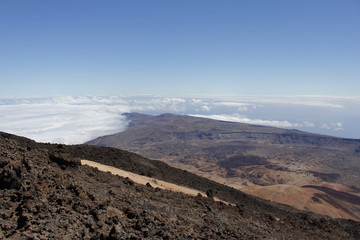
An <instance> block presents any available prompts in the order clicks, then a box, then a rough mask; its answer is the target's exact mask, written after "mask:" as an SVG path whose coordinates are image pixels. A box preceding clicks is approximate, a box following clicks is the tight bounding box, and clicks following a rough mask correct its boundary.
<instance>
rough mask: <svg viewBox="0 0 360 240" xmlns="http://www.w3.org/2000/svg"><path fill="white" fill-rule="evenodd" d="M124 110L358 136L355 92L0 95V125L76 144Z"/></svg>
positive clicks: (119, 120) (118, 124)
mask: <svg viewBox="0 0 360 240" xmlns="http://www.w3.org/2000/svg"><path fill="white" fill-rule="evenodd" d="M126 112H140V113H145V114H152V115H157V114H161V113H176V114H187V115H192V116H198V117H206V118H212V119H218V120H223V121H233V122H244V123H249V124H258V125H266V126H274V127H281V128H295V129H299V130H304V131H309V132H314V133H321V134H327V135H333V136H340V137H348V138H360V126H359V124H358V123H359V122H360V97H334V96H234V95H233V96H231V95H224V96H222V95H218V96H186V97H165V96H154V95H141V96H79V97H70V96H56V97H42V98H35V97H34V98H0V131H4V132H9V133H13V134H17V135H21V136H25V137H28V138H31V139H34V140H36V141H40V142H51V143H66V144H78V143H84V142H86V141H88V140H91V139H94V138H96V137H98V136H103V135H108V134H112V133H116V132H119V131H124V130H125V129H126V127H127V125H128V122H127V121H126V118H125V117H124V116H123V115H122V114H123V113H126Z"/></svg>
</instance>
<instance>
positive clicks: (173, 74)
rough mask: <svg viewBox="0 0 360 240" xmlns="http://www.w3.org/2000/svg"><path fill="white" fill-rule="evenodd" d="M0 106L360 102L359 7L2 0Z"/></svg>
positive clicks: (320, 1) (225, 0)
mask: <svg viewBox="0 0 360 240" xmlns="http://www.w3.org/2000/svg"><path fill="white" fill-rule="evenodd" d="M0 36H1V37H0V83H1V88H0V96H2V97H4V96H34V95H38V96H39V95H40V96H49V95H114V94H146V93H150V94H197V93H201V94H320V95H321V94H326V95H360V1H358V0H343V1H341V0H336V1H333V0H301V1H297V0H293V1H292V0H282V1H280V0H271V1H270V0H238V1H235V0H217V1H213V0H191V1H190V0H171V1H170V0H163V1H158V0H127V1H121V0H116V1H111V0H106V1H102V0H101V1H100V0H97V1H91V0H82V1H81V0H61V1H49V0H42V1H40V0H31V1H30V0H23V1H19V0H1V1H0Z"/></svg>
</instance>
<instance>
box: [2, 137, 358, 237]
mask: <svg viewBox="0 0 360 240" xmlns="http://www.w3.org/2000/svg"><path fill="white" fill-rule="evenodd" d="M80 159H92V160H95V159H96V160H97V161H98V162H99V163H102V164H106V163H107V164H108V165H113V166H117V167H120V168H122V169H127V170H129V169H133V171H134V172H136V173H138V174H140V173H141V171H142V174H143V175H146V176H149V175H151V176H152V177H156V178H158V179H163V180H167V181H169V182H170V181H172V182H174V183H176V184H179V185H180V184H181V183H183V185H185V186H188V187H190V186H193V188H197V189H199V190H203V191H204V190H205V189H207V192H208V195H209V196H210V197H211V196H217V197H219V198H221V199H225V200H227V201H229V202H233V203H235V204H237V205H236V206H232V205H227V204H224V203H222V202H215V201H213V200H212V199H211V198H205V197H200V196H198V197H195V196H190V195H185V194H181V193H177V192H171V191H167V190H163V189H159V188H152V187H151V186H149V185H148V186H143V185H139V184H136V183H134V182H133V181H131V180H130V179H126V178H122V177H119V176H115V175H112V174H110V173H109V172H101V171H99V170H97V169H95V168H92V167H89V166H84V165H81V163H80ZM0 166H1V169H0V194H1V198H0V239H358V236H360V223H358V222H354V221H351V220H342V219H331V218H328V217H324V216H319V215H315V214H309V213H306V212H301V211H298V210H295V209H292V208H290V207H286V206H283V205H279V204H274V203H270V202H267V201H264V200H261V199H257V198H255V197H251V196H248V195H246V194H243V193H241V192H239V191H236V190H234V189H232V188H229V187H226V186H222V185H220V184H217V183H214V182H211V181H210V180H207V179H205V178H201V177H198V176H196V175H193V174H191V173H188V172H185V171H183V170H179V169H174V168H172V167H169V166H168V165H166V164H164V163H161V162H158V161H151V160H148V159H145V158H143V157H141V156H139V155H136V154H132V153H129V152H126V151H122V150H118V149H114V148H105V147H95V146H85V145H74V146H66V145H51V144H39V143H36V142H34V141H32V140H29V139H26V138H22V137H17V136H14V135H10V134H6V133H0ZM168 178H169V179H168Z"/></svg>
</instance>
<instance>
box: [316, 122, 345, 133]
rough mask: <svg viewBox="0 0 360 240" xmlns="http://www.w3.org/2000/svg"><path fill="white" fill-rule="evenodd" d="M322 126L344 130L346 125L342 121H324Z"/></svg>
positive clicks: (328, 128)
mask: <svg viewBox="0 0 360 240" xmlns="http://www.w3.org/2000/svg"><path fill="white" fill-rule="evenodd" d="M320 128H324V129H327V130H335V131H340V130H344V126H343V124H342V123H341V122H331V123H322V124H321V125H320Z"/></svg>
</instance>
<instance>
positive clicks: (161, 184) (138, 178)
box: [81, 159, 232, 205]
mask: <svg viewBox="0 0 360 240" xmlns="http://www.w3.org/2000/svg"><path fill="white" fill-rule="evenodd" d="M81 164H82V165H87V166H90V167H94V168H97V169H99V170H100V171H103V172H110V173H111V174H114V175H117V176H120V177H124V178H126V177H127V178H129V179H131V180H132V181H134V182H136V183H138V184H142V185H146V184H147V183H149V184H150V185H151V186H152V187H154V188H161V189H166V190H170V191H173V192H181V193H184V194H187V195H192V196H197V195H198V194H201V195H202V196H203V197H206V193H204V192H202V191H199V190H196V189H192V188H188V187H184V186H179V185H176V184H173V183H169V182H165V181H162V180H158V179H155V178H151V177H146V176H142V175H139V174H136V173H132V172H128V171H125V170H122V169H119V168H116V167H112V166H108V165H104V164H100V163H97V162H93V161H89V160H85V159H83V160H81ZM214 200H215V201H218V202H223V203H225V204H228V205H232V204H230V203H228V202H226V201H223V200H220V199H219V198H217V197H214Z"/></svg>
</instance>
